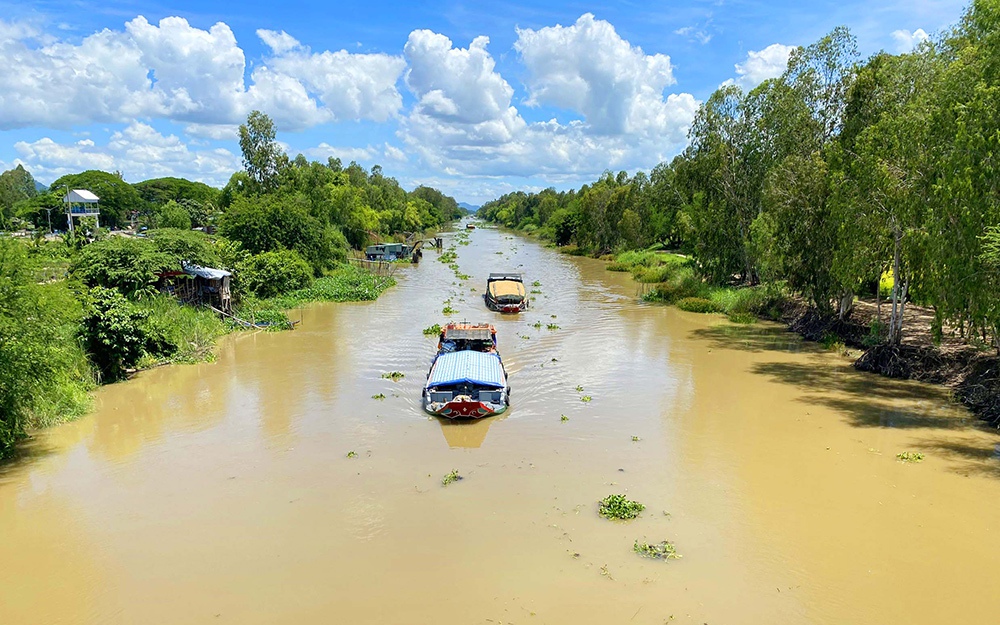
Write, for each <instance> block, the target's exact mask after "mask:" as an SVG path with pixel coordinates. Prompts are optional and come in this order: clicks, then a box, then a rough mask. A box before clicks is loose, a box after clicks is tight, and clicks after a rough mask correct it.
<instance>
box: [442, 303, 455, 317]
mask: <svg viewBox="0 0 1000 625" xmlns="http://www.w3.org/2000/svg"><path fill="white" fill-rule="evenodd" d="M457 312H458V310H457V309H455V308H452V307H451V304H448V305H447V306H445V307H444V308H442V309H441V314H444V315H454V314H455V313H457Z"/></svg>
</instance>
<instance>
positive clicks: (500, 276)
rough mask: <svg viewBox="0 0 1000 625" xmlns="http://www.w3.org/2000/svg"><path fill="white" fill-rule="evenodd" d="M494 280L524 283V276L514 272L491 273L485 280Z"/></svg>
mask: <svg viewBox="0 0 1000 625" xmlns="http://www.w3.org/2000/svg"><path fill="white" fill-rule="evenodd" d="M495 280H511V281H513V282H524V276H523V275H521V274H520V273H518V272H516V271H506V272H502V273H491V274H490V277H489V278H487V279H486V281H487V282H493V281H495Z"/></svg>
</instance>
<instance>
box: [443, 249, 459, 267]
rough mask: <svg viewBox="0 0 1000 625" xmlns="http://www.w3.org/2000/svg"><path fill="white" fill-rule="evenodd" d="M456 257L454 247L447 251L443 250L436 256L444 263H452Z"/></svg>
mask: <svg viewBox="0 0 1000 625" xmlns="http://www.w3.org/2000/svg"><path fill="white" fill-rule="evenodd" d="M457 259H458V254H456V253H455V251H454V249H448V251H447V252H443V253H442V254H441V255H440V256H438V260H439V261H441V262H442V263H444V264H446V265H450V264H451V263H454V262H455V261H456V260H457Z"/></svg>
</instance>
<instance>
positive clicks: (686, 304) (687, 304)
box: [677, 297, 722, 313]
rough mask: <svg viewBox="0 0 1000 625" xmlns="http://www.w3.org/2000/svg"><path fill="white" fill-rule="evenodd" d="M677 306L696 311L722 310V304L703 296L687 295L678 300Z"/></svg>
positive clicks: (712, 311)
mask: <svg viewBox="0 0 1000 625" xmlns="http://www.w3.org/2000/svg"><path fill="white" fill-rule="evenodd" d="M677 307H678V308H680V309H681V310H686V311H688V312H694V313H716V312H721V310H722V307H721V306H719V305H718V304H716V303H715V302H713V301H712V300H710V299H705V298H703V297H685V298H684V299H681V300H678V301H677Z"/></svg>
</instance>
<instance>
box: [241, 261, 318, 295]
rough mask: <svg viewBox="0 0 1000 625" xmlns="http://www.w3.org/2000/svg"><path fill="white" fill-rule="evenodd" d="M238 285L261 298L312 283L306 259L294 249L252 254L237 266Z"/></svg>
mask: <svg viewBox="0 0 1000 625" xmlns="http://www.w3.org/2000/svg"><path fill="white" fill-rule="evenodd" d="M236 271H237V273H238V274H239V279H240V285H241V286H242V287H243V288H244V289H245V290H247V291H249V292H250V293H252V294H254V295H256V296H257V297H261V298H270V297H276V296H278V295H283V294H285V293H289V292H291V291H297V290H300V289H304V288H306V287H308V286H310V285H311V284H312V280H313V277H312V276H313V272H312V268H311V267H310V266H309V263H307V262H306V261H305V259H304V258H302V256H301V255H299V253H298V252H296V251H293V250H276V251H273V252H263V253H261V254H255V255H253V256H251V257H250V258H248V259H247V260H246V261H244V262H243V263H241V264H240V265H239V266H238V267H237V268H236Z"/></svg>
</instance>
